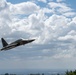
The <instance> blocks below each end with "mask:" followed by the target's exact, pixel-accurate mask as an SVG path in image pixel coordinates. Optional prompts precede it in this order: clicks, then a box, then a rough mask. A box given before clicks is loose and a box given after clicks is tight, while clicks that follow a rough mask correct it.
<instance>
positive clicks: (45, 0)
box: [38, 0, 47, 3]
mask: <svg viewBox="0 0 76 75" xmlns="http://www.w3.org/2000/svg"><path fill="white" fill-rule="evenodd" d="M38 1H41V2H44V3H46V2H47V0H38Z"/></svg>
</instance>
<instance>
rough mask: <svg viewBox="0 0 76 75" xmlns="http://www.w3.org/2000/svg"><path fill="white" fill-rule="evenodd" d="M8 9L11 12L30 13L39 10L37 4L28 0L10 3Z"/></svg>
mask: <svg viewBox="0 0 76 75" xmlns="http://www.w3.org/2000/svg"><path fill="white" fill-rule="evenodd" d="M10 10H11V12H12V14H31V13H34V12H37V11H38V10H39V6H37V5H36V4H35V3H33V2H29V1H28V2H23V3H19V4H11V6H10Z"/></svg>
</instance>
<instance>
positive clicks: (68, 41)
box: [0, 0, 76, 70]
mask: <svg viewBox="0 0 76 75" xmlns="http://www.w3.org/2000/svg"><path fill="white" fill-rule="evenodd" d="M75 3H76V0H1V1H0V38H2V37H3V38H5V40H6V41H7V42H8V43H10V42H13V41H15V40H17V39H20V38H23V39H33V38H34V39H36V40H35V41H34V42H32V43H30V44H27V45H25V46H20V47H17V48H14V49H11V50H8V51H1V52H0V70H4V69H76V4H75ZM0 42H1V41H0ZM0 48H2V43H0Z"/></svg>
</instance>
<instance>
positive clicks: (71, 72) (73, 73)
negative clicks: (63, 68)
mask: <svg viewBox="0 0 76 75" xmlns="http://www.w3.org/2000/svg"><path fill="white" fill-rule="evenodd" d="M65 75H76V70H75V71H67V72H66V74H65Z"/></svg>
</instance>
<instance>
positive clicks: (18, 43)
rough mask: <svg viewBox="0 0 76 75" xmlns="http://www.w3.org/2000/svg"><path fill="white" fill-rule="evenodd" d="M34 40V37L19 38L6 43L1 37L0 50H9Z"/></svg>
mask: <svg viewBox="0 0 76 75" xmlns="http://www.w3.org/2000/svg"><path fill="white" fill-rule="evenodd" d="M34 40H35V39H31V40H23V39H19V40H16V41H15V42H12V43H10V44H8V43H7V42H6V41H5V40H4V38H1V41H2V44H3V48H1V49H0V51H2V50H9V49H12V48H15V47H17V46H20V45H25V44H28V43H31V42H33V41H34Z"/></svg>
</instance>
